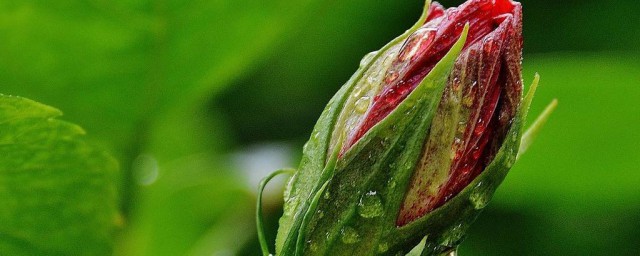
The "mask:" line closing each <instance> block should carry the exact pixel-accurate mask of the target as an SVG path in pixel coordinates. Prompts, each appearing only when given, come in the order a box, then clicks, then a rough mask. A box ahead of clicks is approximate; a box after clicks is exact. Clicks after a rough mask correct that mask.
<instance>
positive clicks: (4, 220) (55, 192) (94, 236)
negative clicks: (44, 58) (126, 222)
mask: <svg viewBox="0 0 640 256" xmlns="http://www.w3.org/2000/svg"><path fill="white" fill-rule="evenodd" d="M60 115H61V113H60V111H58V110H56V109H54V108H51V107H49V106H45V105H42V104H39V103H37V102H34V101H31V100H27V99H24V98H18V97H10V96H4V95H0V198H2V199H1V200H0V223H1V224H0V252H1V254H3V255H107V254H109V253H110V252H111V244H112V241H113V234H114V231H115V227H116V224H117V221H118V216H117V211H116V191H115V184H114V176H115V175H116V170H117V164H116V162H115V160H114V159H113V158H111V157H110V156H108V155H107V154H106V153H104V152H103V151H101V150H98V149H96V148H95V147H92V146H91V145H88V144H87V143H85V142H84V139H83V135H84V131H83V130H82V129H81V128H80V127H78V126H76V125H73V124H70V123H67V122H64V121H60V120H57V119H55V118H56V117H58V116H60Z"/></svg>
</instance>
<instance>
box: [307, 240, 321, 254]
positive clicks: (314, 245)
mask: <svg viewBox="0 0 640 256" xmlns="http://www.w3.org/2000/svg"><path fill="white" fill-rule="evenodd" d="M307 244H309V249H310V250H311V251H312V252H315V251H318V243H314V242H313V241H311V240H309V241H307Z"/></svg>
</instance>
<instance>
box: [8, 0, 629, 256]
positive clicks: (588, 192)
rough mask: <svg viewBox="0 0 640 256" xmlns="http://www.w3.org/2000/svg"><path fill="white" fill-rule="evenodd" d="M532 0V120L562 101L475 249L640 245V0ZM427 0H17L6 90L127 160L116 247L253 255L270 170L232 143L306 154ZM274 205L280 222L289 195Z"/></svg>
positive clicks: (553, 250)
mask: <svg viewBox="0 0 640 256" xmlns="http://www.w3.org/2000/svg"><path fill="white" fill-rule="evenodd" d="M460 2H462V1H461V0H456V1H442V3H443V4H444V5H445V6H454V5H457V4H459V3H460ZM522 2H523V7H524V19H525V20H524V36H525V60H524V64H525V67H526V69H525V72H526V74H525V79H526V82H525V84H528V82H529V81H530V79H532V77H533V73H534V72H539V73H540V75H541V77H542V79H541V87H540V88H539V90H538V96H537V98H536V99H535V100H534V108H533V109H532V115H531V116H535V113H537V111H540V110H541V109H542V106H543V105H545V104H546V103H548V102H549V101H550V100H551V99H552V98H558V100H559V103H560V104H559V107H558V109H557V110H556V113H555V114H554V115H553V116H552V117H551V119H550V121H549V123H548V124H547V126H546V127H545V128H544V130H543V131H542V132H541V134H540V136H539V137H538V140H537V141H536V142H535V143H534V144H533V146H532V147H531V148H530V149H529V151H528V152H527V154H526V155H524V156H523V157H522V159H521V160H520V162H519V163H518V164H516V166H514V168H513V169H512V172H511V173H510V174H509V175H508V176H507V179H506V181H505V182H504V185H503V186H502V187H501V188H500V189H498V192H497V194H496V197H495V200H494V201H493V202H492V203H491V204H489V206H488V208H487V210H486V212H485V214H483V215H481V218H480V220H479V222H478V223H477V224H476V225H475V226H472V231H471V233H470V234H469V237H468V241H467V242H466V243H464V244H463V251H462V252H461V253H462V254H465V255H474V254H475V255H497V254H498V255H499V254H518V255H520V254H523V255H528V254H531V255H541V254H543V255H562V254H590V255H593V254H607V255H609V254H614V255H615V254H622V255H624V254H634V253H635V254H637V253H638V249H637V248H635V247H634V246H633V245H635V244H638V242H640V241H639V240H638V237H640V236H639V235H640V233H639V232H638V230H640V227H639V226H638V224H637V223H640V221H638V220H640V214H638V212H640V209H638V206H637V204H636V202H638V200H639V199H640V194H639V192H638V191H640V190H638V189H637V188H636V184H638V182H640V173H639V172H637V166H638V164H640V162H639V161H640V156H639V155H638V151H637V150H636V147H635V145H636V144H637V143H636V142H637V141H638V139H640V138H638V132H635V131H634V130H635V127H638V126H640V119H639V118H638V116H640V115H639V114H640V113H639V112H640V104H637V103H636V101H637V99H638V98H639V96H640V89H639V88H640V77H638V74H640V61H638V60H639V59H640V52H639V51H638V50H637V45H638V43H639V42H640V20H639V18H638V17H640V16H638V15H637V13H640V5H638V4H637V3H636V1H632V0H622V1H617V2H616V3H615V4H608V3H604V2H602V1H596V0H582V1H576V0H571V1H551V0H539V1H530V0H523V1H522ZM422 4H423V1H422V0H407V1H371V0H354V1H332V0H304V1H291V0H275V1H258V0H240V1H231V0H213V1H177V0H116V1H106V0H89V1H79V0H69V1H44V0H42V1H36V0H23V1H3V2H1V3H0V39H1V40H0V92H1V93H5V94H11V95H20V96H24V97H28V98H31V99H34V100H37V101H39V102H44V103H46V104H48V105H52V106H55V107H56V108H59V109H61V110H62V111H63V112H65V120H71V121H73V122H74V123H78V124H80V125H82V126H83V127H84V128H86V130H87V132H88V136H87V138H89V139H90V140H92V141H95V142H98V143H99V144H102V145H104V146H105V147H107V148H109V149H110V151H111V152H112V153H113V154H114V155H116V156H117V158H118V160H119V161H120V163H121V166H122V168H121V169H122V170H123V171H122V173H121V174H120V177H121V178H119V179H114V180H113V183H114V184H115V183H117V184H118V185H119V188H120V189H119V190H118V192H119V194H120V195H121V196H120V201H121V205H122V214H123V218H122V221H121V222H122V228H121V229H120V232H118V233H117V234H116V239H117V242H116V243H115V250H116V254H117V255H211V254H214V255H223V254H224V255H229V254H231V255H235V254H247V255H255V254H257V253H258V251H257V250H256V246H257V239H256V238H255V234H254V232H255V231H254V228H253V227H252V225H253V210H254V209H253V206H252V204H253V200H254V194H253V193H252V192H253V191H254V190H255V188H254V187H251V186H247V185H246V181H245V180H246V179H245V178H246V177H245V176H250V177H249V178H250V179H253V180H255V179H256V177H253V176H262V175H264V174H262V173H261V174H253V173H247V172H246V170H243V169H242V168H240V167H241V166H245V165H243V164H240V165H238V164H236V162H234V161H232V160H231V159H235V158H234V157H230V156H236V155H237V154H235V153H236V152H238V151H243V150H245V149H247V148H249V147H250V146H251V145H253V144H256V143H264V142H277V143H280V144H282V143H285V144H289V145H291V148H293V150H291V151H293V152H298V151H300V149H301V145H302V143H303V142H304V141H305V140H306V138H308V136H309V133H310V131H311V128H312V126H313V124H314V122H315V121H316V120H317V117H318V115H319V114H320V112H321V110H322V108H323V107H324V105H325V104H326V102H327V101H328V99H329V97H330V96H331V95H333V93H335V91H336V90H337V88H339V87H340V85H342V84H343V83H344V82H345V81H346V80H347V79H348V78H349V76H350V75H351V74H352V73H353V72H354V71H355V70H356V68H357V66H358V62H359V60H360V58H361V57H362V56H364V54H365V53H367V52H369V51H372V50H375V49H378V48H380V46H382V45H383V44H384V43H386V42H388V41H389V40H390V39H392V38H393V37H394V36H396V35H398V34H400V33H402V32H403V31H404V30H405V29H406V28H408V27H409V26H410V25H411V23H412V22H413V21H414V20H415V19H416V18H417V17H418V15H419V12H420V10H421V7H422ZM542 53H544V54H542ZM286 152H289V151H286ZM292 157H294V158H295V157H297V156H296V155H294V156H292ZM241 159H242V161H253V160H251V157H249V158H241ZM247 159H248V160H247ZM259 163H260V164H262V165H264V166H266V164H263V163H262V162H259ZM291 164H294V163H291ZM281 167H286V166H281ZM265 171H269V170H265ZM41 178H42V179H45V178H44V177H41ZM80 189H81V188H78V191H80ZM1 190H2V187H0V191H1ZM267 202H268V204H267V205H266V207H268V208H267V210H269V209H270V211H268V212H270V213H272V214H271V215H270V216H268V217H269V219H268V220H269V221H267V224H269V226H268V227H267V229H268V230H271V231H275V224H276V222H275V219H276V218H277V214H278V211H277V210H274V209H277V208H278V205H277V203H278V202H279V199H278V197H274V198H270V199H269V200H267ZM78 204H79V203H78ZM51 211H55V209H51ZM43 214H44V213H43ZM3 221H4V219H3ZM77 221H81V220H77ZM0 223H1V222H0ZM4 226H5V225H2V224H0V237H1V236H2V235H3V234H4V233H3V232H4V230H3V229H2V227H4ZM43 230H46V229H44V228H43V229H39V230H36V231H37V232H43ZM272 234H273V233H272ZM268 238H269V239H273V238H274V236H273V235H269V236H268ZM49 243H52V244H53V243H55V242H54V241H49ZM25 248H26V247H25ZM216 253H217V254H216ZM0 254H3V253H2V252H0Z"/></svg>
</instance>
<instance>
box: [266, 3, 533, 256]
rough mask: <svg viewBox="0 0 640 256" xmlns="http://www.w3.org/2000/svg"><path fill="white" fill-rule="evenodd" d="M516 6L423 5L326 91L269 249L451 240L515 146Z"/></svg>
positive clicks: (383, 247) (518, 120)
mask: <svg viewBox="0 0 640 256" xmlns="http://www.w3.org/2000/svg"><path fill="white" fill-rule="evenodd" d="M521 23H522V10H521V6H520V4H519V3H517V2H513V1H509V0H470V1H468V2H466V3H464V4H463V5H461V6H459V7H457V8H449V9H446V10H445V9H444V8H443V7H442V6H441V5H439V4H437V3H433V4H429V2H427V4H426V6H425V11H424V12H423V15H422V17H421V18H420V20H419V21H418V23H417V24H416V25H414V26H413V27H412V28H410V29H409V30H407V31H406V32H405V33H404V34H402V35H401V36H399V37H398V38H396V39H394V40H393V41H391V42H390V43H389V44H387V45H386V46H384V47H383V48H382V49H380V50H379V51H377V52H373V53H370V54H368V55H367V56H365V58H364V59H363V60H362V62H361V65H360V68H359V69H358V70H357V71H356V73H355V74H354V75H353V76H352V78H351V79H350V80H349V81H348V82H347V83H346V84H345V85H344V86H343V87H342V88H341V89H340V90H339V91H338V93H337V94H336V95H335V96H334V97H333V98H332V99H331V101H330V102H329V104H328V106H327V107H326V108H325V110H324V112H323V113H322V115H321V116H320V119H319V120H318V123H317V124H316V126H315V128H314V131H313V133H312V136H311V139H310V140H309V141H308V142H307V144H306V145H305V147H304V151H303V159H302V161H301V163H300V167H299V169H298V170H297V171H296V173H295V175H294V176H293V177H292V178H291V180H290V182H289V184H288V187H287V191H286V192H285V209H284V215H283V216H282V218H281V220H280V228H279V231H278V237H277V241H276V253H277V255H303V254H304V255H347V254H350V255H352V254H357V255H398V254H402V253H407V252H408V251H409V250H411V249H412V248H413V247H415V246H416V245H417V244H418V243H419V242H420V241H421V240H422V239H423V238H425V237H426V246H425V247H424V251H423V255H431V254H436V253H442V252H444V251H446V250H449V249H451V248H455V247H456V246H457V244H458V243H459V242H460V241H461V239H462V235H463V234H464V233H465V231H466V228H467V227H468V226H469V224H470V223H471V222H472V221H473V220H474V219H475V217H476V216H477V214H478V213H479V212H480V211H481V210H482V208H484V206H485V205H486V203H487V201H488V200H489V199H490V197H491V196H492V194H493V192H494V191H495V189H496V188H497V186H498V185H499V184H500V182H501V181H502V180H503V179H504V177H505V175H506V174H507V172H508V170H509V168H510V167H511V166H512V164H513V163H514V161H515V159H516V155H517V154H518V148H519V146H520V139H521V137H522V135H521V134H522V122H523V119H524V118H525V116H526V113H527V110H528V106H529V104H530V101H531V95H532V94H533V91H534V89H535V87H532V90H530V91H531V92H530V95H527V97H526V98H524V100H523V99H522V77H521V58H522V35H521V31H522V25H521Z"/></svg>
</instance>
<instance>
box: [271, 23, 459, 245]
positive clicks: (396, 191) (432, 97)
mask: <svg viewBox="0 0 640 256" xmlns="http://www.w3.org/2000/svg"><path fill="white" fill-rule="evenodd" d="M467 31H468V26H465V30H464V31H463V33H462V35H461V37H460V39H459V40H458V41H457V42H456V44H455V45H454V46H453V47H452V48H451V49H450V51H449V52H448V53H447V54H446V55H445V56H444V57H443V59H442V60H441V61H440V62H439V63H438V64H437V65H436V66H435V67H434V69H433V70H432V71H431V72H430V73H429V74H428V75H427V76H426V77H425V78H424V79H423V81H422V82H421V83H420V84H419V85H418V86H417V87H416V89H415V90H414V91H413V92H412V93H411V94H410V95H409V96H408V97H407V98H406V99H405V100H404V101H403V102H402V103H401V104H400V105H398V107H397V108H396V109H395V110H394V111H393V112H392V113H390V114H389V116H387V117H386V118H385V119H383V120H382V121H381V122H380V123H378V124H377V125H375V126H374V127H372V128H371V130H369V132H367V133H366V134H365V135H364V136H363V137H362V138H361V139H360V140H359V141H358V142H357V143H356V144H354V145H353V147H352V148H351V149H350V150H348V151H347V152H346V153H345V154H344V155H343V156H342V158H341V159H339V160H338V162H337V165H336V168H335V171H334V172H335V175H333V176H332V177H331V179H330V180H329V183H328V185H327V188H326V191H325V192H324V194H323V195H322V197H320V201H319V203H318V207H317V210H316V211H314V212H313V213H312V214H313V217H312V219H311V221H310V222H309V224H308V225H307V227H306V228H305V229H301V230H300V232H305V233H307V234H306V242H305V244H304V245H305V248H304V250H303V254H304V255H349V254H357V255H377V254H395V251H392V250H391V249H390V248H393V247H394V244H390V243H389V241H388V239H387V238H386V237H387V234H389V233H390V232H392V231H394V230H396V224H395V223H396V217H397V213H398V211H399V208H400V204H401V202H402V199H403V197H404V192H405V191H406V186H407V184H408V182H409V179H410V177H411V173H412V171H413V168H414V166H415V163H416V162H417V161H418V159H419V157H420V154H421V152H422V146H423V144H424V141H425V139H426V137H427V136H428V129H429V127H430V125H431V120H432V118H433V116H434V113H435V111H436V109H437V106H438V103H439V102H440V98H441V95H442V92H443V89H444V87H445V86H446V84H447V79H448V76H449V74H450V71H451V68H452V67H453V64H454V62H455V60H456V58H457V57H458V55H459V53H460V51H461V50H462V47H463V45H464V42H465V39H466V35H467ZM416 244H417V243H416ZM414 245H415V244H414ZM287 249H288V248H287ZM281 253H282V254H281V255H294V254H289V253H288V251H286V250H283V251H281Z"/></svg>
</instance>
